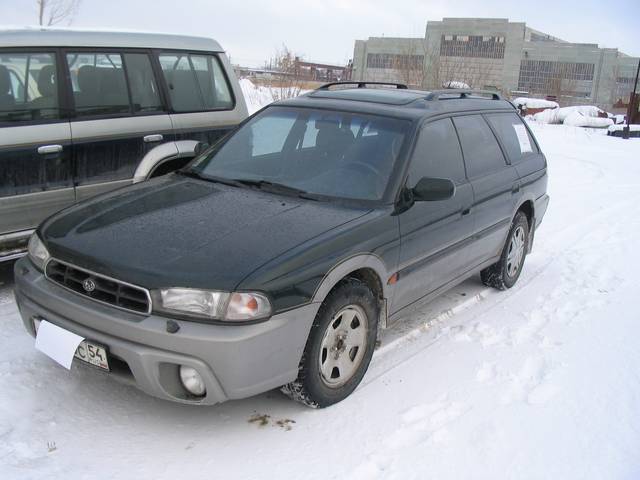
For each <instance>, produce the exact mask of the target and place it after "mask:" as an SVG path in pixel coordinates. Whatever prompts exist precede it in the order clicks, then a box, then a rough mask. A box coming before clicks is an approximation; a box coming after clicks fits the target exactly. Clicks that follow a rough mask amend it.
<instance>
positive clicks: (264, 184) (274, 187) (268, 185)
mask: <svg viewBox="0 0 640 480" xmlns="http://www.w3.org/2000/svg"><path fill="white" fill-rule="evenodd" d="M234 181H235V182H238V183H242V184H244V185H248V186H251V187H257V188H259V189H260V190H265V191H269V192H273V193H282V194H285V195H295V196H296V197H299V198H305V199H308V200H318V197H317V196H316V195H314V194H313V193H309V192H307V191H306V190H302V189H300V188H296V187H291V186H289V185H285V184H283V183H277V182H270V181H268V180H251V179H248V178H235V179H234Z"/></svg>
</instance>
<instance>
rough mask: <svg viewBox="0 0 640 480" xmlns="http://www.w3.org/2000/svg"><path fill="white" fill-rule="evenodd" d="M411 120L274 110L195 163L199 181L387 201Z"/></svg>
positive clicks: (247, 124) (194, 171)
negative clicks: (390, 184)
mask: <svg viewBox="0 0 640 480" xmlns="http://www.w3.org/2000/svg"><path fill="white" fill-rule="evenodd" d="M408 128H409V122H408V121H405V120H398V119H392V118H387V117H380V116H373V115H363V114H355V113H348V112H337V111H327V110H313V109H308V108H286V107H269V108H267V109H266V110H264V111H263V112H262V113H260V114H258V115H257V116H256V117H254V118H252V119H251V120H250V121H249V122H247V123H246V124H245V125H243V126H242V127H241V128H240V129H239V130H238V131H237V132H236V133H235V134H234V135H233V136H232V137H231V138H230V139H229V140H228V141H226V142H225V143H224V144H223V145H222V146H221V147H220V148H219V149H217V150H214V151H213V152H212V153H210V154H209V155H206V156H204V157H202V158H201V159H199V160H197V161H196V162H195V163H194V164H193V166H192V167H191V173H194V174H197V175H198V176H200V177H202V178H207V177H209V178H212V179H214V178H217V179H219V180H220V179H227V180H235V181H240V182H243V183H244V184H251V185H256V186H258V187H264V186H269V187H274V186H277V187H279V188H281V189H283V188H284V189H287V190H289V191H293V192H297V193H298V194H302V193H305V194H308V195H319V196H327V197H337V198H344V199H357V200H380V199H382V197H383V195H384V192H385V189H386V187H387V184H388V183H389V178H390V176H391V172H392V171H393V167H394V164H395V162H396V159H397V157H398V153H399V152H400V149H401V148H402V145H403V143H404V140H405V137H406V132H407V130H408Z"/></svg>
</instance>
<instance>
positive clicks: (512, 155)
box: [485, 113, 538, 163]
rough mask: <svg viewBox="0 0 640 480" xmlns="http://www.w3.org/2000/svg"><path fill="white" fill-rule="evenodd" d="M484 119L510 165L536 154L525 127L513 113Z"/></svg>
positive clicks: (495, 114)
mask: <svg viewBox="0 0 640 480" xmlns="http://www.w3.org/2000/svg"><path fill="white" fill-rule="evenodd" d="M485 118H486V119H487V121H488V122H489V123H490V124H491V126H492V127H493V129H494V130H495V132H496V135H498V138H499V139H500V141H501V142H502V145H504V147H505V150H506V151H507V155H508V156H509V159H510V160H511V162H512V163H517V162H519V161H521V160H522V159H523V158H524V157H526V156H527V155H529V154H530V153H537V152H538V151H537V149H536V144H535V142H534V141H533V138H531V135H529V132H528V130H527V127H525V126H524V124H523V123H522V120H520V118H519V116H518V115H516V114H515V113H492V114H491V115H486V116H485Z"/></svg>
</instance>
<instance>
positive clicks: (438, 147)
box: [408, 118, 465, 187]
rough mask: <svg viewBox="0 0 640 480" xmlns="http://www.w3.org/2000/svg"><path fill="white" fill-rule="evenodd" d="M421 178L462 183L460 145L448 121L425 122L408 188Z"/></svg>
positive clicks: (411, 167) (416, 149) (411, 168)
mask: <svg viewBox="0 0 640 480" xmlns="http://www.w3.org/2000/svg"><path fill="white" fill-rule="evenodd" d="M422 177H431V178H447V179H449V180H452V181H453V182H455V183H464V181H465V173H464V162H463V160H462V151H461V150H460V143H459V142H458V136H457V135H456V131H455V129H454V128H453V124H452V123H451V120H450V119H448V118H445V119H443V120H437V121H435V122H432V123H428V124H427V125H425V126H424V128H423V129H422V130H421V131H420V136H419V137H418V142H417V143H416V148H415V150H414V152H413V158H412V160H411V166H410V167H409V180H408V182H409V186H411V187H413V186H415V184H416V183H418V180H420V179H421V178H422Z"/></svg>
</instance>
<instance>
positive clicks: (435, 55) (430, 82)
mask: <svg viewBox="0 0 640 480" xmlns="http://www.w3.org/2000/svg"><path fill="white" fill-rule="evenodd" d="M501 68H502V67H501V65H500V62H497V61H495V60H493V59H485V58H474V57H461V56H460V57H452V56H445V55H441V51H440V46H439V44H435V45H433V44H432V45H431V46H428V45H427V46H425V70H424V71H425V73H424V87H425V88H427V89H439V88H451V87H452V86H457V85H459V84H466V85H468V86H469V87H471V88H484V87H485V86H488V85H491V86H492V87H495V88H496V89H497V90H501V89H502V86H501V85H494V84H495V83H496V81H498V79H499V78H500V76H501V75H500V73H501Z"/></svg>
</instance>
